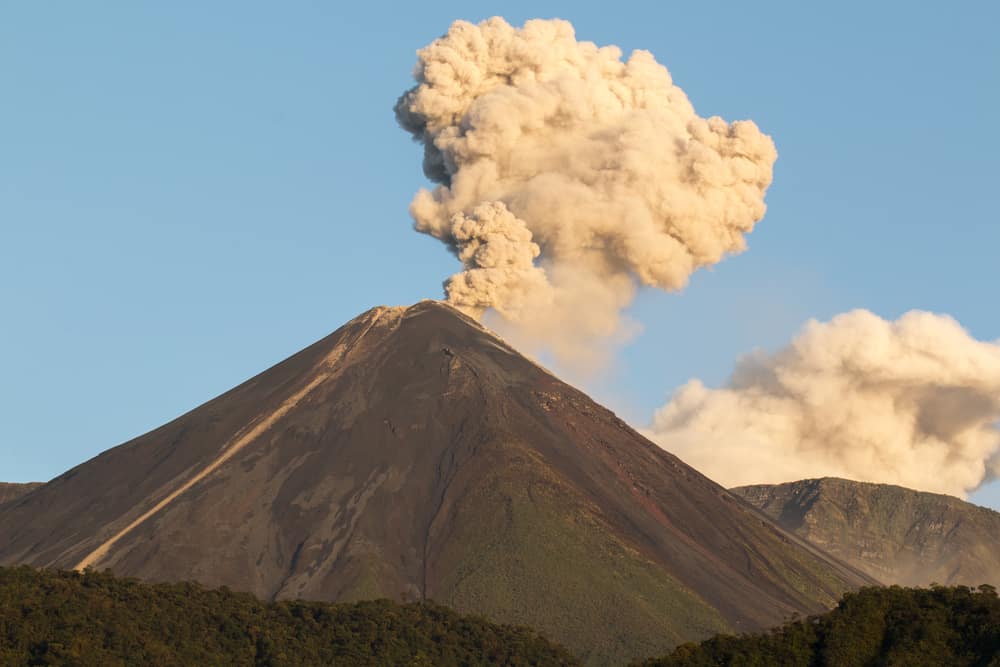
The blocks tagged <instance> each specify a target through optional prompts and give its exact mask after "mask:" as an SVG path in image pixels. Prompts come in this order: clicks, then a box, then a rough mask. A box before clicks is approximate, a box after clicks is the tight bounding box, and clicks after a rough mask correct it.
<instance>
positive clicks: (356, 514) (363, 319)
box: [0, 301, 871, 663]
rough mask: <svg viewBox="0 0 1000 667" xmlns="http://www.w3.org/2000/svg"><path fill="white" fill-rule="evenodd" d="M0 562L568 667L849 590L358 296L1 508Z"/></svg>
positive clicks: (588, 428) (728, 501) (589, 406)
mask: <svg viewBox="0 0 1000 667" xmlns="http://www.w3.org/2000/svg"><path fill="white" fill-rule="evenodd" d="M0 563H3V564H10V563H28V564H31V565H35V566H44V567H61V568H73V567H75V568H84V567H95V568H99V569H103V568H110V569H111V570H113V571H114V572H116V573H118V574H120V575H127V576H135V577H139V578H142V579H146V580H153V581H174V580H190V579H193V580H197V581H199V582H202V583H204V584H207V585H213V586H216V585H227V586H229V587H231V588H234V589H238V590H246V591H251V592H253V593H255V594H257V595H258V596H261V597H264V598H268V599H275V598H292V597H296V598H311V599H320V600H358V599H363V598H377V597H391V598H397V599H399V598H405V599H433V600H435V601H437V602H439V603H444V604H447V605H450V606H453V607H455V608H457V609H459V610H462V611H470V612H475V613H479V614H483V615H485V616H487V617H489V618H491V619H495V620H498V621H505V622H515V623H521V624H528V625H532V626H534V627H536V628H538V629H539V630H541V631H543V632H544V633H545V634H547V635H548V636H549V637H551V638H552V639H555V640H557V641H559V642H561V643H564V644H565V645H567V646H569V647H570V648H572V649H574V650H575V651H577V652H578V653H579V654H580V655H581V656H583V657H584V658H585V659H587V660H588V661H589V662H592V663H601V662H607V661H618V662H620V661H623V660H626V659H630V658H635V657H642V656H648V655H654V654H657V653H663V652H664V651H666V650H667V649H669V648H670V647H672V646H674V645H676V644H677V643H679V642H682V641H686V640H692V639H697V638H701V637H705V636H708V635H710V634H713V633H715V632H717V631H751V630H757V629H761V628H764V627H769V626H772V625H775V624H777V623H779V622H781V621H782V620H783V619H785V618H787V617H788V616H789V615H791V614H793V613H812V612H817V611H820V610H822V609H824V608H825V607H828V606H831V605H832V604H833V603H834V602H835V600H836V599H837V598H838V597H839V596H840V594H841V593H843V592H844V591H845V590H848V589H850V588H853V587H856V586H858V585H861V584H865V583H871V580H869V579H867V577H865V576H864V575H862V574H860V573H859V572H858V571H856V570H853V569H852V568H850V567H849V566H846V565H843V564H842V563H840V562H839V561H836V560H835V559H833V558H832V557H830V556H827V555H826V554H825V553H823V552H822V551H820V550H818V549H817V548H815V547H813V546H811V545H810V544H808V543H807V542H805V541H803V540H801V539H799V538H797V537H794V536H792V535H790V534H788V533H786V532H784V531H783V530H782V529H781V528H779V527H778V526H777V525H776V524H774V523H773V522H772V521H771V520H770V519H768V518H766V517H765V516H764V515H763V514H761V513H759V512H758V511H756V510H755V509H753V508H751V507H750V506H749V505H747V504H746V503H744V502H743V501H742V500H739V499H738V498H736V497H734V496H733V495H731V494H730V493H729V492H728V491H726V490H725V489H723V488H722V487H720V486H719V485H717V484H715V483H714V482H712V481H710V480H709V479H707V478H706V477H704V476H702V475H701V474H699V473H698V472H697V471H695V470H694V469H692V468H690V467H689V466H687V465H685V464H684V463H683V462H681V461H680V460H679V459H677V458H676V457H674V456H672V455H671V454H669V453H668V452H666V451H664V450H663V449H661V448H659V447H657V446H656V445H654V444H652V443H651V442H649V441H648V440H646V439H645V438H643V437H642V436H641V435H639V434H638V433H636V432H635V431H634V430H633V429H631V428H630V427H629V426H627V425H626V424H625V423H624V422H622V421H621V420H620V419H618V418H617V417H616V416H615V415H614V414H612V413H611V412H610V411H608V410H607V409H605V408H603V407H601V406H599V405H597V404H596V403H594V402H593V401H592V400H591V399H589V398H588V397H587V396H585V395H584V394H582V393H581V392H579V391H577V390H576V389H574V388H572V387H570V386H568V385H567V384H565V383H563V382H561V381H560V380H558V379H557V378H555V377H553V376H552V375H551V374H549V373H548V372H546V371H545V370H543V369H542V368H540V367H538V366H537V365H535V364H534V363H532V362H531V361H529V360H527V359H526V358H524V357H523V356H521V355H520V354H518V353H517V352H516V351H515V350H513V349H512V348H511V347H510V346H508V345H507V344H506V343H505V342H504V341H503V340H501V339H500V338H498V337H496V336H495V335H494V334H492V333H490V332H489V331H488V330H486V329H485V328H483V327H482V326H480V325H479V324H478V323H476V322H475V321H473V320H471V319H469V318H467V317H465V316H464V315H462V314H461V313H459V312H458V311H456V310H454V309H452V308H451V307H449V306H446V305H444V304H441V303H439V302H431V301H424V302H421V303H418V304H417V305H414V306H412V307H409V308H386V307H379V308H374V309H372V310H370V311H368V312H366V313H364V314H362V315H361V316H359V317H357V318H355V319H354V320H352V321H350V322H349V323H347V324H346V325H344V326H343V327H341V328H340V329H338V330H337V331H336V332H334V333H333V334H331V335H330V336H328V337H326V338H324V339H323V340H321V341H319V342H318V343H315V344H314V345H312V346H310V347H308V348H306V349H305V350H303V351H301V352H299V353H298V354H296V355H294V356H292V357H290V358H289V359H287V360H285V361H283V362H281V363H279V364H278V365H276V366H274V367H272V368H271V369H269V370H267V371H265V372H264V373H261V374H260V375H258V376H256V377H254V378H252V379H251V380H249V381H247V382H245V383H243V384H241V385H240V386H238V387H236V388H235V389H233V390H231V391H229V392H227V393H225V394H223V395H222V396H219V397H218V398H215V399H213V400H211V401H209V402H207V403H205V404H204V405H202V406H200V407H198V408H196V409H195V410H192V411H191V412H189V413H187V414H185V415H183V416H181V417H179V418H177V419H175V420H174V421H172V422H170V423H168V424H166V425H164V426H162V427H160V428H158V429H156V430H154V431H152V432H150V433H147V434H146V435H143V436H141V437H139V438H136V439H135V440H132V441H131V442H128V443H126V444H124V445H121V446H119V447H116V448H114V449H111V450H108V451H106V452H104V453H103V454H101V455H99V456H97V457H96V458H94V459H92V460H90V461H88V462H86V463H84V464H82V465H79V466H77V467H76V468H74V469H72V470H70V471H69V472H66V473H65V474H63V475H61V476H59V477H58V478H56V479H54V480H52V481H51V482H49V483H47V484H45V485H44V486H42V487H40V488H37V489H35V490H33V491H32V492H31V493H30V494H27V495H24V496H22V497H20V498H18V499H15V500H13V501H11V502H9V503H7V504H5V505H3V507H2V508H0Z"/></svg>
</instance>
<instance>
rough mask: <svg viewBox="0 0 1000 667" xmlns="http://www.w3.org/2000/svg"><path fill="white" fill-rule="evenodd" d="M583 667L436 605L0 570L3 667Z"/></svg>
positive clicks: (538, 642) (547, 646) (526, 633)
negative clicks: (285, 598)
mask: <svg viewBox="0 0 1000 667" xmlns="http://www.w3.org/2000/svg"><path fill="white" fill-rule="evenodd" d="M495 664H506V665H575V664H578V663H577V660H576V659H575V658H573V657H572V656H571V655H570V654H569V653H568V652H567V651H566V650H565V649H563V648H561V647H559V646H556V645H554V644H552V643H551V642H548V641H546V640H545V639H544V638H542V637H540V636H539V635H538V634H537V633H535V632H534V631H532V630H530V629H528V628H523V627H515V626H509V625H498V624H494V623H490V622H488V621H486V620H484V619H482V618H478V617H474V616H465V615H460V614H458V613H456V612H454V611H451V610H450V609H447V608H445V607H441V606H439V605H435V604H432V603H410V604H398V603H395V602H391V601H389V600H375V601H370V602H357V603H353V604H330V603H322V602H302V601H294V602H275V603H265V602H261V601H260V600H258V599H257V598H255V597H254V596H252V595H249V594H246V593H236V592H233V591H229V590H227V589H225V588H223V589H218V590H207V589H205V588H202V587H201V586H199V585H197V584H191V583H183V584H143V583H140V582H138V581H135V580H132V579H122V578H118V577H114V576H112V575H111V574H110V573H106V572H93V571H87V572H84V573H79V572H63V571H52V570H35V569H32V568H29V567H16V568H0V665H80V666H89V665H95V666H96V665H100V666H101V667H110V666H113V665H163V666H166V665H185V666H187V665H206V666H207V665H257V666H260V667H264V666H272V665H273V666H278V665H296V666H299V665H428V666H429V665H495Z"/></svg>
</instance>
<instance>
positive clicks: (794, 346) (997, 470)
mask: <svg viewBox="0 0 1000 667" xmlns="http://www.w3.org/2000/svg"><path fill="white" fill-rule="evenodd" d="M998 420H1000V341H997V342H993V343H989V342H981V341H977V340H975V339H973V338H972V337H970V336H969V334H968V333H966V331H965V330H964V329H963V328H962V327H961V326H960V325H959V324H958V323H957V322H955V321H954V320H953V319H951V318H950V317H946V316H942V315H935V314H932V313H926V312H920V311H911V312H909V313H907V314H905V315H903V316H902V317H901V318H900V319H899V320H897V321H895V322H889V321H885V320H883V319H881V318H879V317H877V316H875V315H873V314H872V313H870V312H868V311H865V310H856V311H853V312H850V313H845V314H843V315H838V316H837V317H835V318H833V319H832V320H831V321H829V322H826V323H820V322H816V321H812V322H809V323H808V324H807V325H806V327H805V328H804V329H803V331H802V332H801V333H800V334H799V335H798V336H797V337H796V338H795V339H794V340H792V342H791V343H790V344H789V345H788V346H787V347H785V348H784V349H782V350H780V351H778V352H777V353H775V354H763V353H758V354H754V355H751V356H748V357H746V358H744V359H742V360H740V361H739V363H738V364H737V365H736V368H735V370H734V372H733V374H732V377H731V379H730V381H729V383H728V385H727V386H726V387H724V388H721V389H708V388H706V387H705V386H704V385H703V384H702V383H701V382H699V381H697V380H693V381H691V382H689V383H688V384H687V385H685V386H683V387H682V388H681V389H679V390H678V391H677V392H676V393H675V394H674V396H673V398H672V399H671V401H670V402H669V403H668V404H667V405H666V406H664V407H663V408H661V409H660V410H659V411H658V412H657V413H656V416H655V418H654V421H653V426H652V430H651V433H648V434H647V435H650V437H652V439H654V440H656V441H657V442H659V443H660V444H661V445H662V446H663V447H665V448H666V449H669V450H670V451H671V452H673V453H675V454H677V455H678V456H680V457H681V458H682V459H684V460H685V461H687V462H688V463H690V464H691V465H693V466H694V467H695V468H697V469H699V470H701V471H702V472H704V473H705V474H707V475H708V476H709V477H711V478H713V479H715V480H716V481H717V482H719V483H721V484H723V485H725V486H729V487H732V486H738V485H742V484H756V483H768V482H786V481H791V480H797V479H802V478H806V477H821V476H836V477H846V478H849V479H855V480H860V481H870V482H882V483H893V484H899V485H901V486H906V487H910V488H914V489H920V490H924V491H934V492H941V493H948V494H951V495H955V496H959V497H964V496H965V494H966V493H967V492H968V491H970V490H973V489H975V488H976V487H977V486H979V485H980V484H982V483H983V482H985V481H990V480H991V479H994V478H996V477H998V476H1000V430H998Z"/></svg>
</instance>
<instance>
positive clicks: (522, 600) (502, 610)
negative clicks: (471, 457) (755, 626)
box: [431, 443, 731, 665]
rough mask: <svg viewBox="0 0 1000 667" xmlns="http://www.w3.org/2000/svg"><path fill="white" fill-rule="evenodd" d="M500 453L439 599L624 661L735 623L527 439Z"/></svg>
mask: <svg viewBox="0 0 1000 667" xmlns="http://www.w3.org/2000/svg"><path fill="white" fill-rule="evenodd" d="M491 456H492V457H493V458H492V459H491V461H492V465H493V470H494V472H493V473H489V474H486V475H485V476H484V479H483V481H482V482H481V483H480V485H479V486H478V487H477V488H476V489H474V490H473V492H472V493H471V494H470V496H469V497H467V498H465V499H463V502H461V503H460V504H459V506H458V508H457V509H456V515H455V517H454V526H455V528H454V529H453V530H454V531H455V532H454V534H453V535H452V537H451V539H449V540H447V542H446V543H447V544H449V545H452V549H451V550H447V551H445V552H443V553H442V554H440V556H439V558H438V559H437V560H438V567H439V568H441V569H443V570H444V571H445V572H446V573H447V574H445V575H444V576H442V577H441V578H440V584H439V587H438V588H437V589H436V590H434V591H431V596H432V597H433V598H434V599H436V600H438V601H439V602H442V603H444V604H447V605H449V606H451V607H454V608H455V609H458V610H460V611H469V610H476V611H479V612H481V613H483V614H485V615H486V616H488V617H489V618H492V619H496V620H499V621H506V622H513V621H514V620H517V621H518V622H521V623H525V624H527V625H529V626H531V627H533V628H536V629H538V630H539V631H541V632H544V633H545V635H546V636H547V637H551V638H552V639H553V640H555V641H557V642H559V643H560V644H562V645H564V646H567V647H569V648H570V649H572V650H573V652H574V653H575V654H577V655H579V656H580V657H581V658H582V659H583V661H584V663H585V664H587V665H622V664H626V663H627V662H629V661H630V660H634V659H636V658H641V657H644V656H649V655H657V654H660V653H663V652H665V651H668V650H670V649H671V648H673V647H675V646H677V645H678V644H680V643H683V642H684V641H689V640H691V639H701V638H706V637H711V636H712V635H714V634H716V633H718V632H725V631H728V630H730V628H731V626H729V625H728V624H727V623H726V621H725V619H724V618H723V617H722V616H721V614H719V612H718V611H716V610H715V609H713V608H712V607H711V606H710V605H708V604H707V603H706V602H705V601H704V600H702V599H701V598H699V597H698V596H697V595H696V594H695V593H694V592H693V591H691V590H689V589H687V588H686V587H684V586H683V585H682V584H680V583H679V582H678V581H676V580H675V579H673V578H672V577H671V576H670V575H669V574H668V573H667V572H665V571H664V570H663V569H661V568H658V567H657V566H656V565H654V564H653V563H651V562H650V561H649V560H648V559H646V558H644V557H643V556H642V555H641V554H640V553H638V552H637V551H636V550H635V549H634V548H631V547H630V546H629V545H628V544H626V543H625V542H623V541H622V540H620V539H618V538H617V536H616V535H615V533H614V531H612V530H611V529H610V528H609V527H608V526H607V525H605V524H603V523H602V520H601V518H600V517H599V516H597V515H596V514H595V513H592V512H588V511H587V506H586V504H585V502H584V501H583V500H582V499H580V498H579V497H575V496H574V495H573V493H572V489H570V488H568V487H567V485H565V484H562V483H560V481H559V480H558V478H557V477H556V476H555V475H554V474H552V473H551V472H549V471H548V469H547V468H546V466H545V464H544V463H543V462H541V461H532V459H531V457H532V456H533V454H532V453H531V451H530V450H529V449H528V448H527V447H518V446H517V445H516V444H513V443H509V444H507V445H500V444H497V445H496V446H495V447H494V448H493V454H492V455H491ZM465 515H468V516H465Z"/></svg>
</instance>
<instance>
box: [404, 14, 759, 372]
mask: <svg viewBox="0 0 1000 667" xmlns="http://www.w3.org/2000/svg"><path fill="white" fill-rule="evenodd" d="M414 77H415V79H416V82H417V85H416V86H415V87H413V88H412V89H410V90H409V91H407V92H406V93H404V94H403V95H402V97H400V99H399V101H398V102H397V104H396V107H395V112H396V118H397V120H398V122H399V124H400V125H401V126H402V127H403V128H404V129H405V130H407V131H408V132H410V133H411V134H412V135H413V137H414V139H416V140H417V141H419V142H420V143H422V144H423V147H424V164H423V167H424V173H425V174H426V176H427V177H428V178H429V179H431V180H432V181H434V182H435V183H437V184H438V185H437V187H435V188H434V189H433V190H421V191H419V192H418V193H417V195H416V196H415V197H414V199H413V201H412V203H411V205H410V213H411V215H412V216H413V219H414V221H415V228H416V229H417V230H418V231H420V232H423V233H425V234H429V235H431V236H434V237H436V238H438V239H440V240H441V241H443V242H444V243H446V244H447V245H448V246H449V247H450V248H451V249H452V251H453V252H454V253H455V254H456V255H457V256H458V258H459V259H460V260H461V262H462V264H463V270H462V271H461V272H460V273H458V274H456V275H454V276H452V277H451V278H450V279H449V280H448V281H446V283H445V287H446V294H447V299H448V301H449V302H450V303H451V304H453V305H455V306H457V307H459V308H461V309H462V310H464V311H465V312H467V313H469V314H471V315H473V316H475V317H480V318H481V317H483V316H484V314H489V315H490V316H492V317H493V319H491V323H492V324H494V326H497V327H498V328H500V329H501V331H502V332H503V333H504V334H505V335H508V336H509V337H511V338H512V339H514V340H515V341H516V342H518V343H520V344H522V345H525V346H527V347H528V348H529V349H531V348H534V349H535V350H539V351H540V350H548V351H550V352H552V353H553V354H554V355H555V357H556V358H557V360H559V361H561V362H564V363H565V362H568V363H569V364H570V365H573V366H576V367H580V366H586V365H587V364H592V363H594V362H595V360H596V361H599V359H597V358H598V357H599V356H600V354H599V353H598V352H596V350H598V349H600V348H601V347H602V346H603V347H605V348H606V347H607V345H606V344H607V343H608V342H609V341H616V340H623V339H627V338H628V337H629V335H630V333H631V331H632V330H633V329H632V327H631V325H630V323H629V322H628V321H627V320H626V319H625V318H623V317H622V310H623V309H624V308H625V307H626V306H628V304H629V303H630V302H631V301H632V298H633V296H634V293H635V291H636V289H637V287H639V286H649V287H656V288H660V289H664V290H677V289H680V288H682V287H683V286H684V285H685V284H686V282H687V281H688V278H689V276H690V275H691V274H692V272H694V271H695V270H696V269H698V268H700V267H705V266H710V265H713V264H715V263H717V262H719V261H721V260H722V258H723V257H725V256H726V255H727V254H731V253H738V252H740V251H742V250H744V248H745V245H746V242H745V238H744V237H745V234H747V233H748V232H750V231H751V230H752V229H753V227H754V225H755V223H756V222H757V221H759V220H760V219H761V218H762V217H763V215H764V211H765V205H764V193H765V190H766V189H767V187H768V185H769V184H770V183H771V177H772V166H773V164H774V161H775V159H776V157H777V153H776V151H775V148H774V144H773V143H772V141H771V139H770V137H768V136H767V135H764V134H762V133H761V132H760V130H758V129H757V126H756V125H755V124H754V123H752V122H750V121H738V122H734V123H727V122H726V121H724V120H722V119H721V118H718V117H712V118H708V119H705V118H701V117H699V116H698V115H697V114H695V111H694V108H693V107H692V106H691V103H690V102H689V101H688V99H687V96H686V95H685V94H684V91H682V90H681V89H680V88H678V87H677V86H676V85H674V83H673V81H672V79H671V76H670V73H669V72H668V71H667V69H666V68H665V67H663V66H662V65H660V64H658V63H657V62H656V60H655V59H654V58H653V56H652V55H651V54H650V53H649V52H647V51H634V52H633V53H632V54H631V56H630V57H629V58H628V59H627V60H625V61H623V60H622V52H621V50H620V49H618V48H617V47H615V46H604V47H598V46H597V45H595V44H593V43H591V42H581V41H577V39H576V36H575V34H574V31H573V27H572V25H570V24H569V23H568V22H566V21H561V20H532V21H528V22H527V23H525V25H524V27H523V28H514V27H512V26H511V25H509V24H508V23H507V22H505V21H504V20H503V19H501V18H492V19H489V20H487V21H484V22H482V23H479V24H478V25H476V24H472V23H468V22H465V21H456V22H455V23H453V24H452V26H451V27H450V29H449V30H448V33H447V34H446V35H444V36H443V37H441V38H439V39H437V40H435V41H434V42H432V43H431V44H430V45H428V46H427V47H425V48H423V49H421V50H420V51H419V52H418V62H417V67H416V70H415V73H414Z"/></svg>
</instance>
